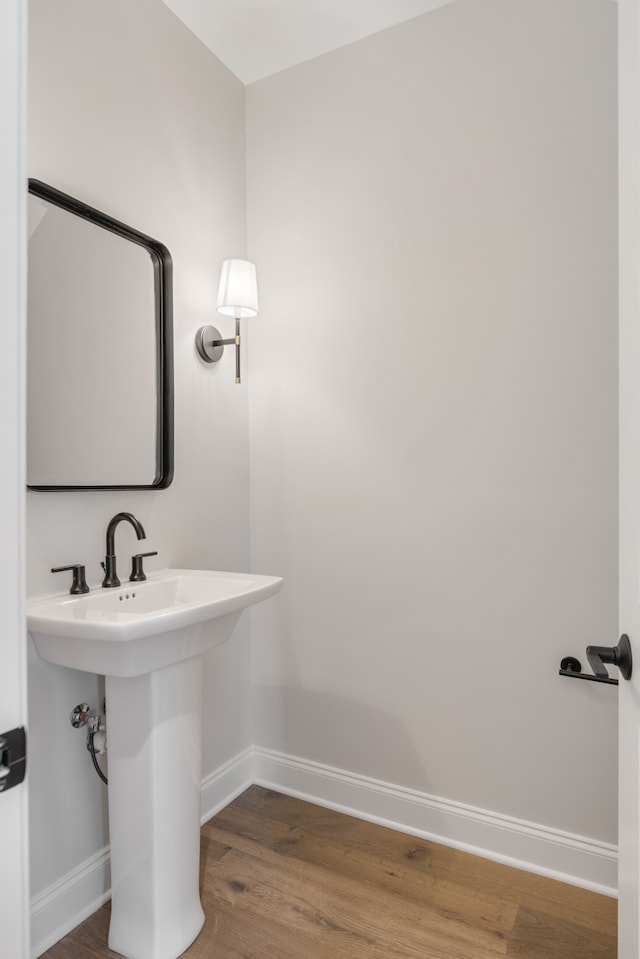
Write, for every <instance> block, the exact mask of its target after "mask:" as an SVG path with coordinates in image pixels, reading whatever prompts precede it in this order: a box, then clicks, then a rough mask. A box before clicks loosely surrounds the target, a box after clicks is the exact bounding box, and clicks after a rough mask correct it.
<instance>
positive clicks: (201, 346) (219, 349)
mask: <svg viewBox="0 0 640 959" xmlns="http://www.w3.org/2000/svg"><path fill="white" fill-rule="evenodd" d="M221 339H222V334H221V333H220V330H218V329H216V327H215V326H201V327H200V329H199V330H198V332H197V333H196V349H197V350H198V353H199V355H200V356H201V357H202V359H203V360H204V361H205V363H217V362H218V360H219V359H220V358H221V356H222V354H223V353H224V346H222V344H221V343H219V342H216V343H215V345H214V341H219V340H221Z"/></svg>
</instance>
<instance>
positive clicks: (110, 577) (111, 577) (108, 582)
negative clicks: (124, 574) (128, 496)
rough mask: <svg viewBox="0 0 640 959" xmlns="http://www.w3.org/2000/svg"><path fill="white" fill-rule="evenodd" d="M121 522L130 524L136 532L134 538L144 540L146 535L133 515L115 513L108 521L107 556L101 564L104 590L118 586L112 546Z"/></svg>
mask: <svg viewBox="0 0 640 959" xmlns="http://www.w3.org/2000/svg"><path fill="white" fill-rule="evenodd" d="M123 520H126V521H127V523H131V525H132V526H133V528H134V529H135V531H136V536H137V537H138V539H145V538H146V535H147V534H146V533H145V531H144V526H143V525H142V523H141V522H140V520H139V519H136V518H135V516H134V515H133V513H116V515H115V516H114V517H113V518H112V519H111V520H109V525H108V526H107V555H106V556H105V558H104V563H102V568H103V570H104V579H103V580H102V585H103V587H104V588H105V589H109V588H110V587H111V586H119V585H120V580H119V579H118V574H117V572H116V549H115V545H114V540H115V535H116V527H117V526H118V523H121V522H122V521H123Z"/></svg>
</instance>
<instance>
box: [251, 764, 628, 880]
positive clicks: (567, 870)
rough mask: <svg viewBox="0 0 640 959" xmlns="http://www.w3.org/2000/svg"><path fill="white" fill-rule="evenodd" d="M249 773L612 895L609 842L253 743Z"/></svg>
mask: <svg viewBox="0 0 640 959" xmlns="http://www.w3.org/2000/svg"><path fill="white" fill-rule="evenodd" d="M253 753H254V755H253V781H254V782H255V783H257V784H259V785H262V786H266V787H269V788H272V789H275V790H278V791H279V792H283V793H287V794H288V795H292V796H296V797H298V798H301V799H306V800H308V801H309V802H313V803H316V804H318V805H321V806H327V807H328V808H331V809H335V810H337V811H338V812H343V813H346V814H347V815H350V816H355V817H357V818H359V819H366V820H368V821H370V822H375V823H378V824H380V825H383V826H387V827H389V828H391V829H396V830H399V831H400V832H405V833H408V834H409V835H413V836H418V837H420V838H423V839H429V840H432V841H433V842H437V843H441V844H442V845H445V846H452V847H454V848H456V849H461V850H464V851H465V852H470V853H473V854H474V855H478V856H483V857H484V858H486V859H492V860H495V861H497V862H502V863H505V864H507V865H510V866H515V867H516V868H518V869H524V870H526V871H527V872H535V873H538V874H539V875H543V876H547V877H549V878H551V879H557V880H560V881H561V882H568V883H571V884H572V885H575V886H580V887H582V888H584V889H590V890H592V891H594V892H598V893H601V894H602V895H605V896H614V897H615V896H617V868H618V857H617V849H616V847H615V846H613V845H609V844H607V843H602V842H598V841H596V840H592V839H588V838H585V837H583V836H576V835H573V834H571V833H565V832H561V831H560V830H557V829H552V828H550V827H547V826H540V825H538V824H536V823H530V822H525V821H523V820H519V819H514V818H512V817H510V816H506V815H502V814H499V813H493V812H488V811H487V810H483V809H478V808H475V807H473V806H467V805H464V804H463V803H457V802H451V801H449V800H446V799H440V798H439V797H437V796H430V795H428V794H427V793H421V792H418V791H416V790H413V789H406V788H404V787H401V786H394V785H391V784H389V783H385V782H381V781H378V780H375V779H370V778H367V777H365V776H360V775H358V774H355V773H350V772H347V771H345V770H343V769H335V768H334V767H332V766H326V765H323V764H322V763H316V762H310V761H309V760H305V759H300V758H299V757H296V756H289V755H287V754H285V753H279V752H275V751H273V750H268V749H261V748H259V747H254V750H253Z"/></svg>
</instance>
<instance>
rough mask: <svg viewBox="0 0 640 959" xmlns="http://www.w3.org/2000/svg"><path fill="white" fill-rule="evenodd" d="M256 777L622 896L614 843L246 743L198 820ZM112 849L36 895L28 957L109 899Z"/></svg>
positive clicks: (209, 784)
mask: <svg viewBox="0 0 640 959" xmlns="http://www.w3.org/2000/svg"><path fill="white" fill-rule="evenodd" d="M252 783H256V784H257V785H261V786H267V787H269V788H271V789H275V790H277V791H279V792H283V793H287V794H288V795H291V796H297V797H299V798H301V799H306V800H308V801H309V802H313V803H316V804H317V805H319V806H327V807H329V808H330V809H336V810H337V811H338V812H343V813H346V814H347V815H350V816H355V817H357V818H358V819H366V820H368V821H370V822H375V823H379V824H380V825H383V826H388V827H389V828H391V829H396V830H399V831H400V832H405V833H408V834H409V835H412V836H419V837H420V838H423V839H430V840H432V841H433V842H437V843H441V844H442V845H444V846H453V847H454V848H456V849H462V850H465V851H466V852H471V853H474V854H475V855H478V856H484V857H485V858H487V859H493V860H496V861H497V862H504V863H506V864H507V865H510V866H515V867H517V868H518V869H525V870H527V871H528V872H535V873H539V874H540V875H542V876H549V877H550V878H552V879H559V880H561V881H562V882H569V883H571V884H573V885H575V886H582V887H583V888H585V889H591V890H593V891H594V892H599V893H602V894H604V895H606V896H615V895H617V851H616V848H615V846H611V845H608V844H606V843H601V842H597V841H595V840H592V839H586V838H584V837H582V836H575V835H572V834H570V833H564V832H560V831H559V830H557V829H551V828H549V827H546V826H539V825H537V824H535V823H529V822H523V821H522V820H519V819H513V818H511V817H509V816H504V815H502V814H497V813H491V812H487V811H486V810H483V809H476V808H475V807H473V806H466V805H464V804H463V803H456V802H451V801H449V800H446V799H439V798H438V797H437V796H429V795H428V794H427V793H421V792H417V791H416V790H412V789H406V788H404V787H402V786H393V785H390V784H389V783H384V782H380V781H378V780H375V779H369V778H367V777H365V776H359V775H357V774H356V773H350V772H346V771H345V770H343V769H334V768H333V767H332V766H325V765H323V764H321V763H315V762H310V761H309V760H305V759H300V758H298V757H296V756H288V755H286V754H284V753H278V752H274V751H272V750H268V749H261V748H259V747H249V748H248V749H245V750H244V751H243V752H241V753H239V754H238V755H237V756H234V757H233V758H232V759H231V760H229V762H227V763H225V764H224V765H222V766H220V767H219V768H218V769H216V770H215V771H214V772H213V773H212V774H211V775H210V776H208V777H207V778H206V779H205V780H203V782H202V799H201V807H200V808H201V822H203V823H204V822H206V821H207V820H208V819H211V817H212V816H215V815H216V813H218V812H219V811H220V810H221V809H224V807H225V806H227V805H229V803H230V802H232V801H233V800H234V799H235V798H236V796H239V795H240V793H242V792H244V790H245V789H247V787H248V786H250V785H251V784H252ZM110 890H111V883H110V874H109V847H108V846H106V847H105V848H104V849H102V850H101V851H100V852H98V853H96V854H95V855H94V856H92V857H91V858H90V859H87V860H86V861H85V862H84V863H82V864H81V865H80V866H78V867H77V868H76V869H73V870H71V872H69V873H67V874H66V875H65V876H63V877H62V878H61V879H59V880H58V881H57V882H55V883H53V884H52V885H51V886H49V887H48V888H47V889H45V890H44V891H43V892H41V893H39V894H38V895H36V896H34V898H33V899H32V901H31V942H32V950H31V954H32V957H34V959H35V957H37V956H41V955H42V953H43V952H46V950H47V949H49V948H50V947H51V946H52V945H54V943H56V942H58V940H60V939H62V937H63V936H66V934H67V933H68V932H70V931H71V930H72V929H74V928H75V926H77V925H78V923H80V922H82V921H83V920H84V919H86V918H87V917H88V916H90V915H91V914H92V913H93V912H95V911H96V909H99V908H100V906H101V905H102V904H103V903H104V902H106V901H107V899H109V897H110Z"/></svg>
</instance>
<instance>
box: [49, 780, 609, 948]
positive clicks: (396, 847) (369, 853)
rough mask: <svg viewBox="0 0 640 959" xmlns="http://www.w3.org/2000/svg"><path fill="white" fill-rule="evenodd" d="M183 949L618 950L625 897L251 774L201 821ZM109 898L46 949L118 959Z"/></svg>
mask: <svg viewBox="0 0 640 959" xmlns="http://www.w3.org/2000/svg"><path fill="white" fill-rule="evenodd" d="M201 843H202V856H201V891H202V904H203V907H204V910H205V915H206V921H205V925H204V929H203V931H202V932H201V934H200V936H199V937H198V939H197V940H196V941H195V942H194V943H193V945H192V946H191V947H190V948H189V949H188V950H187V951H186V952H185V953H184V959H616V901H615V900H613V899H609V898H607V897H605V896H598V895H596V894H595V893H591V892H587V891H586V890H583V889H577V888H575V887H574V886H569V885H566V884H564V883H559V882H555V881H553V880H551V879H545V878H543V877H541V876H536V875H533V874H532V873H526V872H521V871H520V870H517V869H513V868H511V867H509V866H503V865H501V864H499V863H494V862H491V861H489V860H487V859H481V858H480V857H478V856H471V855H469V854H468V853H463V852H460V851H458V850H455V849H449V848H447V847H445V846H440V845H437V844H435V843H431V842H427V841H424V840H421V839H415V838H414V837H411V836H406V835H404V834H403V833H399V832H395V831H393V830H391V829H385V828H383V827H382V826H376V825H373V824H371V823H367V822H363V821H361V820H358V819H353V818H351V817H350V816H344V815H342V814H340V813H336V812H333V811H332V810H329V809H324V808H322V807H320V806H314V805H312V804H310V803H307V802H303V801H301V800H299V799H292V798H291V797H288V796H283V795H281V794H280V793H276V792H273V791H271V790H266V789H263V788H261V787H259V786H252V787H251V788H250V789H248V790H247V791H246V792H245V793H243V795H242V796H239V797H238V799H236V800H235V802H233V803H232V804H231V805H230V806H228V807H227V808H226V809H224V810H223V811H222V812H221V813H219V814H218V815H217V816H216V817H215V818H214V819H212V820H210V821H209V822H208V823H206V824H205V825H204V826H203V827H202V832H201ZM108 925H109V906H108V905H106V906H104V907H103V908H102V909H100V910H98V912H96V913H95V914H94V915H93V916H91V917H90V918H89V919H87V920H86V922H84V923H82V924H81V925H80V926H78V927H77V928H76V929H74V930H73V932H71V933H70V934H69V935H68V936H66V937H65V938H64V939H62V940H61V941H60V942H59V943H57V944H56V945H55V946H53V947H52V948H51V949H49V950H48V951H47V952H46V953H44V956H43V959H115V957H116V953H114V952H111V951H110V950H109V949H108V948H107V946H106V942H107V934H108Z"/></svg>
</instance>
